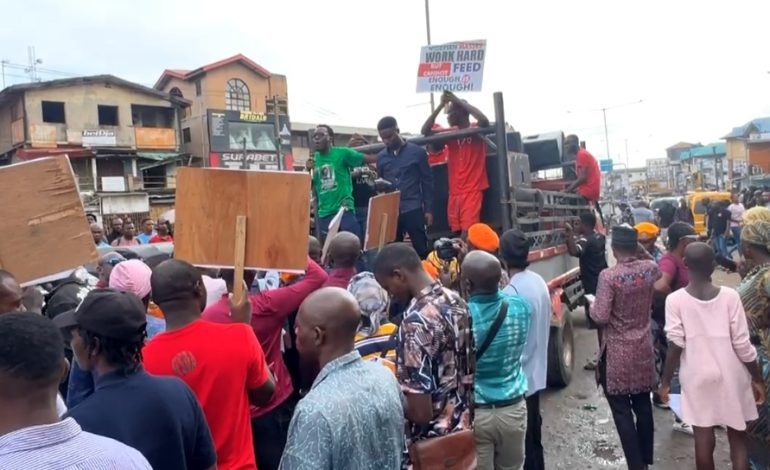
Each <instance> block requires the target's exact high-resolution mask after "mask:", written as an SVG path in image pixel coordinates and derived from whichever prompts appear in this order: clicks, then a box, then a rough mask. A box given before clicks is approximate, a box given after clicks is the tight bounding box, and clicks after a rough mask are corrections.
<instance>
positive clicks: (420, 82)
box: [417, 39, 487, 93]
mask: <svg viewBox="0 0 770 470" xmlns="http://www.w3.org/2000/svg"><path fill="white" fill-rule="evenodd" d="M486 55H487V41H486V40H485V39H480V40H478V41H463V42H451V43H449V44H440V45H435V46H425V47H423V48H422V50H421V52H420V67H419V68H418V69H417V93H434V92H441V91H444V90H449V91H451V92H463V91H481V81H482V79H483V78H484V58H485V57H486Z"/></svg>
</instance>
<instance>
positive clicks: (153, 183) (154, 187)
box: [142, 176, 176, 192]
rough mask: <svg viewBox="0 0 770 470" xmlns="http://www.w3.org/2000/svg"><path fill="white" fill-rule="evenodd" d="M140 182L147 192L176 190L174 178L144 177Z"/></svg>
mask: <svg viewBox="0 0 770 470" xmlns="http://www.w3.org/2000/svg"><path fill="white" fill-rule="evenodd" d="M142 182H143V184H142V186H143V187H144V190H145V191H148V192H152V191H163V190H174V189H176V176H145V177H144V178H143V179H142Z"/></svg>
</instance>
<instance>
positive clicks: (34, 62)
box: [24, 46, 43, 83]
mask: <svg viewBox="0 0 770 470" xmlns="http://www.w3.org/2000/svg"><path fill="white" fill-rule="evenodd" d="M27 60H28V62H29V65H28V66H27V68H25V69H24V72H26V73H28V74H29V81H30V82H33V83H34V82H39V81H40V78H39V77H38V76H37V66H38V64H42V63H43V59H38V58H37V56H36V55H35V46H27Z"/></svg>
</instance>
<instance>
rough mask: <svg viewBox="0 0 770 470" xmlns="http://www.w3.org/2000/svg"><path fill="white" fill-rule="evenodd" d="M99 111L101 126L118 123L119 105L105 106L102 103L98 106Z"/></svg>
mask: <svg viewBox="0 0 770 470" xmlns="http://www.w3.org/2000/svg"><path fill="white" fill-rule="evenodd" d="M97 108H98V111H99V125H100V126H117V125H118V107H117V106H105V105H102V104H100V105H99V106H97Z"/></svg>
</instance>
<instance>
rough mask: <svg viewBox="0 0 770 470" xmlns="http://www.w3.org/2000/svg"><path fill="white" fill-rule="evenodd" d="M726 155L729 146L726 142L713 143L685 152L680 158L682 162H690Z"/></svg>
mask: <svg viewBox="0 0 770 470" xmlns="http://www.w3.org/2000/svg"><path fill="white" fill-rule="evenodd" d="M726 153H727V145H726V144H725V143H724V142H713V143H710V144H706V145H699V146H697V147H693V148H691V149H689V150H685V151H684V152H682V153H681V154H680V155H679V158H680V159H682V160H689V159H690V158H709V157H718V156H720V155H725V154H726Z"/></svg>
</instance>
